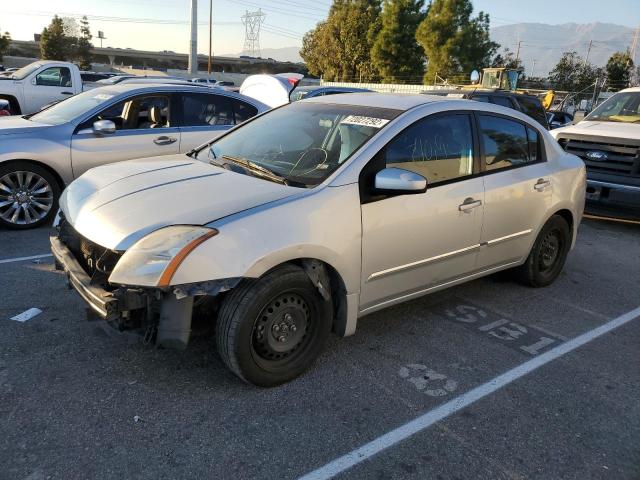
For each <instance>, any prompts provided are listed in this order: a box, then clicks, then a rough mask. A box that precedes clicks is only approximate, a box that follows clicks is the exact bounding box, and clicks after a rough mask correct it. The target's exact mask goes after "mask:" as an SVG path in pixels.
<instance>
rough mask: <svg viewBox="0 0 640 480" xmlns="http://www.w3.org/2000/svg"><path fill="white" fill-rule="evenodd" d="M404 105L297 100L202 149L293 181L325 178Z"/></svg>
mask: <svg viewBox="0 0 640 480" xmlns="http://www.w3.org/2000/svg"><path fill="white" fill-rule="evenodd" d="M400 113H402V112H401V111H399V110H391V109H382V108H372V107H363V106H357V105H330V104H320V103H306V102H302V103H299V102H298V103H292V104H289V105H287V106H285V107H282V108H279V109H277V110H273V111H271V112H269V113H268V114H266V115H263V116H261V117H259V118H256V119H255V120H252V121H251V122H249V123H247V124H245V125H243V126H242V127H239V128H237V129H235V130H233V131H232V132H230V133H229V134H227V135H225V136H224V137H222V138H221V139H220V140H217V141H216V142H215V143H213V144H212V145H211V147H210V148H205V149H204V150H202V151H200V153H199V155H198V158H199V159H201V160H206V161H211V162H212V163H225V161H227V160H228V161H231V162H234V161H235V162H238V161H242V162H244V163H246V162H251V163H252V164H254V166H258V167H262V168H263V169H267V170H268V171H270V172H272V173H273V174H275V175H277V176H278V177H282V179H284V181H286V182H288V183H289V184H296V185H303V186H305V187H310V186H314V185H318V184H320V183H322V182H323V181H324V180H325V179H326V178H328V177H329V176H330V175H331V174H332V173H333V172H334V171H335V170H337V169H338V168H339V167H340V166H341V165H342V164H343V163H344V162H345V161H346V160H347V159H348V158H349V157H350V156H351V155H352V154H353V153H354V152H355V151H356V150H357V149H358V148H360V147H361V146H362V145H363V144H364V143H365V142H367V141H368V140H369V139H370V138H371V137H373V136H374V135H376V134H377V133H378V132H379V131H380V129H381V128H383V127H384V126H385V125H386V124H387V123H389V121H390V120H392V119H393V118H395V117H397V116H398V115H399V114H400Z"/></svg>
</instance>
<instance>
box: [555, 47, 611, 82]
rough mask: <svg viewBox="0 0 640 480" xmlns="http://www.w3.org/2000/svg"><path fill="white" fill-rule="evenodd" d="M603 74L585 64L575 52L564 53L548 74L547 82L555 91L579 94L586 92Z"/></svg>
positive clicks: (590, 65)
mask: <svg viewBox="0 0 640 480" xmlns="http://www.w3.org/2000/svg"><path fill="white" fill-rule="evenodd" d="M602 78H604V72H603V70H602V69H601V68H597V67H595V66H593V65H592V64H590V63H588V62H586V61H585V60H584V59H583V58H582V57H581V56H580V55H578V53H577V52H564V53H563V54H562V57H561V58H560V61H559V62H558V63H557V64H556V66H555V67H554V68H553V70H552V71H551V72H549V82H550V83H551V87H552V88H553V89H555V90H565V91H568V92H579V91H582V90H587V89H588V88H589V87H590V86H591V85H593V84H594V83H595V82H596V80H598V79H602Z"/></svg>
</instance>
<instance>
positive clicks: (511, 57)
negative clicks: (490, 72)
mask: <svg viewBox="0 0 640 480" xmlns="http://www.w3.org/2000/svg"><path fill="white" fill-rule="evenodd" d="M491 66H492V67H494V68H497V67H505V68H515V69H517V70H524V68H523V67H522V59H520V58H516V55H515V54H514V53H513V52H512V51H511V50H509V49H508V48H506V47H505V49H504V50H503V53H498V54H497V55H496V56H495V57H494V58H493V60H492V61H491Z"/></svg>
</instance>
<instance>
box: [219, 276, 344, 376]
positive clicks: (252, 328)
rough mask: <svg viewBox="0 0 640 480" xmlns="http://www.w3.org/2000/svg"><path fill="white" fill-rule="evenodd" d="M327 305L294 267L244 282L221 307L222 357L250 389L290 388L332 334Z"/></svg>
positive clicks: (307, 278)
mask: <svg viewBox="0 0 640 480" xmlns="http://www.w3.org/2000/svg"><path fill="white" fill-rule="evenodd" d="M330 305H331V303H330V302H327V301H325V300H324V299H323V298H322V296H320V294H319V293H318V291H317V289H316V288H315V287H314V285H313V284H312V283H311V281H310V280H309V277H308V276H307V275H306V273H304V271H303V270H302V269H301V268H299V267H297V266H295V265H286V266H283V267H279V268H277V269H275V270H273V271H271V272H270V273H268V274H266V275H265V276H264V277H262V278H260V279H258V280H246V281H244V282H243V283H241V284H240V285H239V286H238V287H236V288H235V289H234V290H233V291H232V292H231V293H230V294H229V296H227V297H226V298H225V300H224V302H223V304H222V306H221V309H220V313H219V315H218V325H217V335H216V341H217V344H218V352H219V354H220V357H221V358H222V360H223V361H224V363H225V364H226V365H227V367H229V369H230V370H231V371H232V372H234V373H235V374H236V375H238V376H239V377H240V378H242V379H243V380H245V381H246V382H248V383H252V384H254V385H258V386H261V387H273V386H276V385H280V384H282V383H285V382H288V381H290V380H292V379H294V378H296V377H297V376H299V375H300V374H302V373H303V372H304V371H305V370H306V369H307V368H309V366H310V365H311V364H312V363H313V361H314V360H315V359H316V358H317V357H318V355H319V354H320V352H321V351H322V348H323V346H324V343H325V341H326V339H327V337H328V335H329V331H330V330H331V308H330Z"/></svg>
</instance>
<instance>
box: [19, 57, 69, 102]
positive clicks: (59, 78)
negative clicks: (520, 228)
mask: <svg viewBox="0 0 640 480" xmlns="http://www.w3.org/2000/svg"><path fill="white" fill-rule="evenodd" d="M71 82H72V80H71V70H70V69H69V68H68V67H51V68H47V69H45V70H43V71H41V72H40V73H38V74H37V75H36V76H35V77H33V79H32V81H31V84H32V86H31V87H30V88H29V87H27V88H28V90H27V91H28V92H29V94H28V95H25V103H26V106H27V109H26V111H25V112H23V113H26V112H37V111H38V110H40V109H41V108H42V107H44V106H45V105H47V104H49V103H52V102H59V101H60V100H64V99H65V98H69V97H70V96H71V95H73V85H72V84H71Z"/></svg>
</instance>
